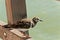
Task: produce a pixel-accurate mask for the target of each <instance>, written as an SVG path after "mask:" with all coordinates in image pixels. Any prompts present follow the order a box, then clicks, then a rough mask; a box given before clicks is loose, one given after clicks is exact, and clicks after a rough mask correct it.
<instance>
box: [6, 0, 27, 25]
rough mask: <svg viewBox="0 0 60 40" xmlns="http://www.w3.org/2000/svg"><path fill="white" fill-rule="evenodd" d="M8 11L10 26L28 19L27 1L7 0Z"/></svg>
mask: <svg viewBox="0 0 60 40" xmlns="http://www.w3.org/2000/svg"><path fill="white" fill-rule="evenodd" d="M6 9H7V17H8V23H9V24H14V23H15V22H16V21H18V20H20V19H22V18H26V17H27V13H26V3H25V0H6Z"/></svg>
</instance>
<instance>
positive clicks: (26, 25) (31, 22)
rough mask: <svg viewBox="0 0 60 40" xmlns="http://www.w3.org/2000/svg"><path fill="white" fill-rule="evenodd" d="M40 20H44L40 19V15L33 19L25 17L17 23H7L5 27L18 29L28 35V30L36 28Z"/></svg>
mask: <svg viewBox="0 0 60 40" xmlns="http://www.w3.org/2000/svg"><path fill="white" fill-rule="evenodd" d="M39 21H42V20H41V19H39V18H38V17H33V18H32V19H28V18H24V19H21V20H18V21H17V22H16V24H12V25H5V26H4V27H5V28H10V29H17V30H18V31H20V32H22V33H23V34H24V35H26V31H28V30H29V29H30V28H34V27H35V26H36V24H37V23H38V22H39ZM27 36H28V35H27Z"/></svg>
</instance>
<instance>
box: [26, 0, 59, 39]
mask: <svg viewBox="0 0 60 40" xmlns="http://www.w3.org/2000/svg"><path fill="white" fill-rule="evenodd" d="M26 2H27V3H26V4H27V13H28V17H29V18H33V17H34V16H38V17H40V18H41V19H42V20H43V22H39V23H38V24H37V25H36V27H35V28H33V29H31V30H30V35H31V36H32V37H33V40H60V2H58V1H56V0H27V1H26Z"/></svg>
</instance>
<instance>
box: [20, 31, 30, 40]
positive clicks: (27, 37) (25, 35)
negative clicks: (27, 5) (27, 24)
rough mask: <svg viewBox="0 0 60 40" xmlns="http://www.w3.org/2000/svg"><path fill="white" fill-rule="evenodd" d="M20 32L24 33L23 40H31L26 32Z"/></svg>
mask: <svg viewBox="0 0 60 40" xmlns="http://www.w3.org/2000/svg"><path fill="white" fill-rule="evenodd" d="M20 32H21V33H23V38H26V39H29V38H31V37H30V36H29V34H27V33H26V32H23V31H20Z"/></svg>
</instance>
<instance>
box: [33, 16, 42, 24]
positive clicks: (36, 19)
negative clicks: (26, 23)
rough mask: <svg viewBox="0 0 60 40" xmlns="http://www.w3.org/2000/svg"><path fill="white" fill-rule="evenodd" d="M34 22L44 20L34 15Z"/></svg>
mask: <svg viewBox="0 0 60 40" xmlns="http://www.w3.org/2000/svg"><path fill="white" fill-rule="evenodd" d="M32 20H33V21H34V22H36V23H37V22H39V21H42V20H40V19H39V18H38V17H34V18H33V19H32Z"/></svg>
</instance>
